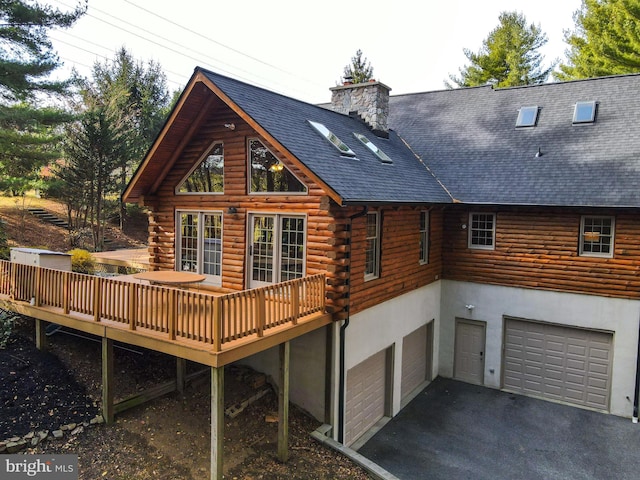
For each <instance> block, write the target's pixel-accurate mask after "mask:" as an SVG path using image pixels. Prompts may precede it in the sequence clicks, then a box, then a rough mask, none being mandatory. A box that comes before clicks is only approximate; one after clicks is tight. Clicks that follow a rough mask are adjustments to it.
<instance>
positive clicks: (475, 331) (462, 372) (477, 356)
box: [453, 318, 485, 385]
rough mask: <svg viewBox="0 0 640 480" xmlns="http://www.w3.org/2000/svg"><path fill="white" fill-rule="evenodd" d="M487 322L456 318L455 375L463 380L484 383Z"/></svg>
mask: <svg viewBox="0 0 640 480" xmlns="http://www.w3.org/2000/svg"><path fill="white" fill-rule="evenodd" d="M484 349H485V324H484V322H476V321H473V320H462V319H460V318H458V319H456V343H455V356H454V360H453V376H454V378H456V379H457V380H462V381H463V382H469V383H476V384H478V385H482V384H484Z"/></svg>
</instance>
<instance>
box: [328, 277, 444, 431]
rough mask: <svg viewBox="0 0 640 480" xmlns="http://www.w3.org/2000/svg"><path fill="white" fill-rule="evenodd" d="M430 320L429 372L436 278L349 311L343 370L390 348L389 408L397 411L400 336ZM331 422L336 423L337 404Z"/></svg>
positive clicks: (435, 360) (435, 361) (434, 371)
mask: <svg viewBox="0 0 640 480" xmlns="http://www.w3.org/2000/svg"><path fill="white" fill-rule="evenodd" d="M431 321H433V322H434V327H433V332H434V337H435V338H434V340H433V362H432V372H431V376H432V377H435V376H436V374H437V372H438V325H439V322H440V282H439V281H438V282H435V283H432V284H430V285H427V286H425V287H422V288H419V289H417V290H414V291H412V292H409V293H406V294H404V295H401V296H399V297H395V298H393V299H391V300H389V301H386V302H384V303H382V304H379V305H376V306H375V307H371V308H367V309H366V310H364V311H362V312H359V313H357V314H355V315H352V316H351V318H350V319H349V326H348V327H347V329H346V337H345V371H348V370H349V369H350V368H352V367H354V366H356V365H358V364H359V363H361V362H362V361H363V360H366V359H367V358H369V357H371V356H372V355H374V354H376V353H378V352H379V351H381V350H385V349H387V348H391V349H392V352H393V360H392V363H393V365H392V385H391V390H392V393H391V410H392V414H393V415H395V414H397V413H398V412H399V411H400V408H401V406H400V403H401V391H400V386H401V385H400V381H401V375H402V340H403V337H405V336H406V335H408V334H410V333H412V332H413V331H415V330H416V329H417V328H419V327H421V326H422V325H426V324H428V323H429V322H431ZM339 327H340V325H339V324H336V325H335V326H334V340H335V345H334V351H335V354H334V357H335V358H334V388H333V392H334V397H333V399H334V405H338V391H339V388H338V379H339V372H338V369H339V360H338V357H339V352H340V347H339V336H340V328H339ZM333 412H334V422H333V424H334V425H337V424H338V413H337V408H336V409H334V410H333Z"/></svg>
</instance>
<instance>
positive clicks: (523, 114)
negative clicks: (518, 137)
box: [516, 106, 539, 128]
mask: <svg viewBox="0 0 640 480" xmlns="http://www.w3.org/2000/svg"><path fill="white" fill-rule="evenodd" d="M538 112H539V109H538V107H537V106H532V107H522V108H520V110H518V119H517V120H516V128H517V127H535V126H536V123H537V122H538Z"/></svg>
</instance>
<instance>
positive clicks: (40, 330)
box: [36, 318, 47, 351]
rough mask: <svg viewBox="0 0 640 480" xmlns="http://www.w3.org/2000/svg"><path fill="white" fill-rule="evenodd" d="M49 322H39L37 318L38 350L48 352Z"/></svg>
mask: <svg viewBox="0 0 640 480" xmlns="http://www.w3.org/2000/svg"><path fill="white" fill-rule="evenodd" d="M46 327H47V322H45V321H44V320H38V319H37V318H36V348H37V349H38V350H42V351H44V350H46V349H47V332H46Z"/></svg>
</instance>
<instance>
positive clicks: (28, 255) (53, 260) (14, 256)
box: [11, 248, 71, 272]
mask: <svg viewBox="0 0 640 480" xmlns="http://www.w3.org/2000/svg"><path fill="white" fill-rule="evenodd" d="M11 261H12V262H13V263H20V264H22V265H35V266H37V267H43V268H53V269H55V270H66V271H69V272H70V271H71V255H70V254H68V253H62V252H54V251H51V250H42V249H38V248H12V249H11Z"/></svg>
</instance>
